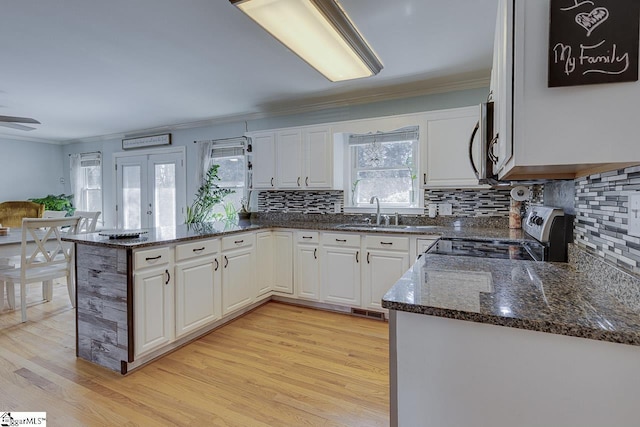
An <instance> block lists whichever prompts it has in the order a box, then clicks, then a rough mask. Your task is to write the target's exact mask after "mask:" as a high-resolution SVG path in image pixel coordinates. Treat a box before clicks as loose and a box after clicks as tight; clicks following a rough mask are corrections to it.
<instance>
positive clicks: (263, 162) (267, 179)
mask: <svg viewBox="0 0 640 427" xmlns="http://www.w3.org/2000/svg"><path fill="white" fill-rule="evenodd" d="M251 150H252V153H253V154H252V156H251V159H252V161H251V171H252V175H251V179H250V180H249V187H250V188H275V187H276V138H275V134H274V133H273V132H256V133H253V134H251Z"/></svg>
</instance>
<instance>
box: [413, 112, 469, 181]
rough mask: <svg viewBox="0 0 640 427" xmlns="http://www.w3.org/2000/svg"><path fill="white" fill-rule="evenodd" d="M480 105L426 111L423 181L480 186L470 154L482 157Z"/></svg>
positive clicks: (422, 161)
mask: <svg viewBox="0 0 640 427" xmlns="http://www.w3.org/2000/svg"><path fill="white" fill-rule="evenodd" d="M479 118H480V107H479V106H472V107H465V108H455V109H452V110H442V111H435V112H430V113H426V114H425V126H424V130H423V132H425V138H422V140H423V145H422V147H421V148H422V150H421V152H422V155H421V170H422V185H423V186H424V187H426V188H446V187H452V188H472V187H480V186H479V185H478V178H477V177H476V175H475V173H474V172H473V168H472V166H471V159H470V156H473V160H474V162H475V164H476V165H478V164H479V161H480V132H479V131H478V130H477V129H476V125H477V124H478V120H479Z"/></svg>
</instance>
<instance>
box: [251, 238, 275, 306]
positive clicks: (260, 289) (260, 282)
mask: <svg viewBox="0 0 640 427" xmlns="http://www.w3.org/2000/svg"><path fill="white" fill-rule="evenodd" d="M273 234H274V233H273V232H271V231H259V232H258V233H257V234H256V272H257V274H256V295H257V296H260V295H264V294H266V293H268V292H270V291H272V290H273V285H274V280H275V277H274V276H275V258H276V255H277V252H276V251H274V243H275V242H274V240H273Z"/></svg>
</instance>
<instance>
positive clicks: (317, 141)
mask: <svg viewBox="0 0 640 427" xmlns="http://www.w3.org/2000/svg"><path fill="white" fill-rule="evenodd" d="M303 144H304V147H303V155H304V173H303V175H304V181H303V184H304V188H324V189H329V188H338V189H342V188H339V187H337V186H339V185H340V184H341V182H342V179H341V177H342V162H341V160H342V157H341V156H339V158H336V157H335V156H334V142H333V134H332V133H331V128H330V127H328V126H318V127H311V128H305V129H304V130H303ZM341 152H342V150H340V149H338V150H336V153H335V154H339V153H341ZM334 170H336V171H338V173H337V174H334ZM336 175H338V176H336Z"/></svg>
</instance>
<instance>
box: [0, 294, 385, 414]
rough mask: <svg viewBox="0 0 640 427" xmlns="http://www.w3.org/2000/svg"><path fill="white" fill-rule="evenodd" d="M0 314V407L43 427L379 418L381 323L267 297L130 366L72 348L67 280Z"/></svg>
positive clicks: (382, 354)
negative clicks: (122, 371) (87, 357)
mask: <svg viewBox="0 0 640 427" xmlns="http://www.w3.org/2000/svg"><path fill="white" fill-rule="evenodd" d="M28 296H29V297H30V298H29V299H30V300H31V301H32V302H31V303H29V309H28V315H29V321H28V322H27V323H24V324H21V323H20V310H16V311H15V312H13V311H8V310H6V309H5V310H3V311H2V312H0V328H1V329H0V411H8V410H10V411H46V412H47V421H48V422H49V423H50V424H49V425H51V426H61V425H64V426H103V425H104V426H115V425H126V426H164V425H175V426H191V425H193V426H305V425H306V426H386V425H388V424H389V421H388V419H389V384H388V378H389V372H388V354H389V352H388V325H387V323H384V322H381V321H378V320H370V319H363V318H357V317H352V316H347V315H343V314H336V313H328V312H323V311H319V310H312V309H307V308H301V307H296V306H291V305H286V304H280V303H275V302H270V303H268V304H266V305H263V306H261V307H259V308H258V309H256V310H254V311H253V312H251V313H249V314H247V315H245V316H243V317H242V318H240V319H237V320H235V321H234V322H233V323H231V324H229V325H226V326H224V327H222V328H220V329H218V330H217V331H214V332H212V333H210V334H209V335H207V336H205V337H203V338H201V339H200V340H198V341H196V342H193V343H191V344H189V345H188V346H186V347H183V348H181V349H179V350H178V351H175V352H173V353H171V354H169V355H167V356H164V357H163V358H162V359H160V360H157V361H155V362H153V363H151V364H150V365H148V366H146V367H144V368H141V369H139V370H138V371H135V372H133V373H131V374H129V375H127V376H124V377H123V376H121V375H119V374H117V373H113V372H111V371H109V370H106V369H103V368H100V367H96V366H94V365H92V364H90V363H88V362H85V361H83V360H80V359H76V357H75V321H74V311H73V309H72V308H71V305H70V304H69V298H68V296H67V293H66V287H65V286H64V285H60V284H57V285H56V286H55V287H54V298H53V301H52V302H49V303H39V302H36V300H37V299H38V298H40V297H41V292H40V288H39V287H38V286H37V285H36V286H33V287H32V288H30V290H29V293H28Z"/></svg>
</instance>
